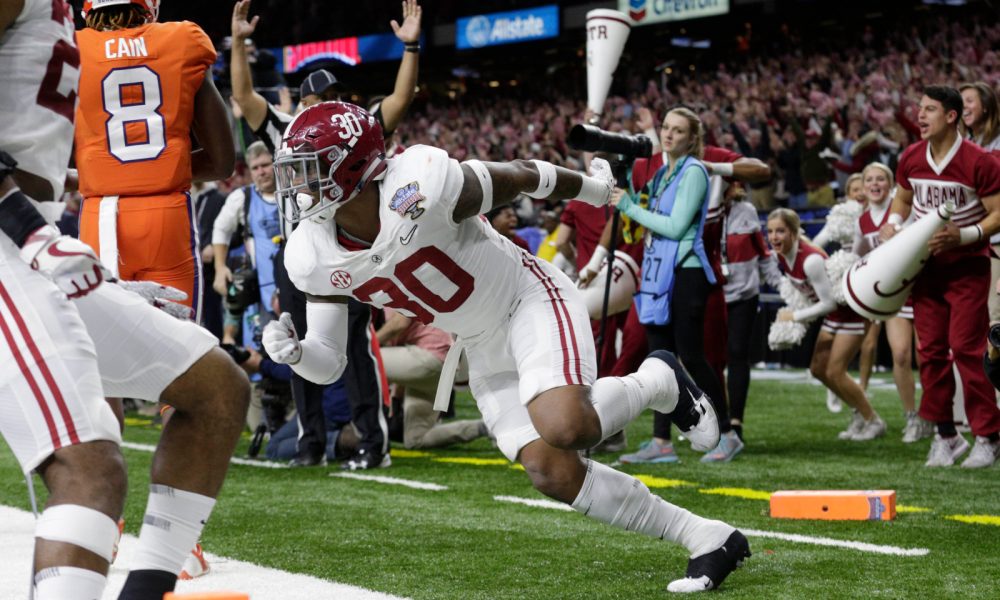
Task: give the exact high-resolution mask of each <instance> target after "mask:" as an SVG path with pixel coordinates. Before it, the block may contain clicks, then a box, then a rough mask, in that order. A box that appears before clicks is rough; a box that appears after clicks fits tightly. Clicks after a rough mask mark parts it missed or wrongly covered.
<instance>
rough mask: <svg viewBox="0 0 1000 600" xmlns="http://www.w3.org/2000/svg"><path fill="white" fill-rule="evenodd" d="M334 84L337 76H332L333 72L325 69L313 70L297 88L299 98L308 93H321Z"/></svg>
mask: <svg viewBox="0 0 1000 600" xmlns="http://www.w3.org/2000/svg"><path fill="white" fill-rule="evenodd" d="M335 85H337V78H336V77H334V76H333V73H331V72H329V71H327V70H326V69H320V70H318V71H313V72H312V73H310V74H309V77H306V80H305V81H303V82H302V86H301V87H300V88H299V98H305V97H306V96H308V95H310V94H316V95H317V96H319V95H322V93H323V92H325V91H326V90H328V89H329V88H331V87H333V86H335Z"/></svg>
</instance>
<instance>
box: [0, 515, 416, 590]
mask: <svg viewBox="0 0 1000 600" xmlns="http://www.w3.org/2000/svg"><path fill="white" fill-rule="evenodd" d="M0 523H3V553H4V558H3V560H2V561H0V582H3V584H2V585H0V600H24V599H25V598H27V597H28V585H29V582H30V577H31V575H30V574H31V559H32V553H33V552H34V533H33V532H34V529H35V519H34V518H33V517H32V515H31V513H29V512H27V511H23V510H20V509H16V508H12V507H9V506H0ZM138 541H139V540H138V539H137V538H136V537H135V536H132V535H127V534H126V535H125V536H123V537H122V541H121V544H120V545H119V551H118V559H117V560H116V561H115V564H114V565H112V566H111V572H110V573H109V574H108V586H107V589H106V590H105V591H104V596H102V600H115V599H116V598H117V597H118V593H119V592H120V591H121V588H122V585H124V584H125V576H126V575H127V574H128V564H129V562H131V559H132V557H133V556H134V555H135V551H136V545H137V544H138ZM205 557H206V558H207V559H208V563H209V566H210V567H211V570H210V571H209V572H208V573H207V574H205V575H203V576H202V577H199V578H197V579H192V580H190V581H178V582H177V590H176V591H177V592H179V593H184V594H188V593H195V592H213V591H214V592H220V591H230V592H243V593H245V594H249V595H250V597H251V598H253V599H254V600H258V599H259V600H266V599H270V598H281V600H315V599H316V598H322V599H323V600H405V599H404V598H401V597H399V596H391V595H389V594H383V593H381V592H374V591H371V590H366V589H364V588H360V587H356V586H353V585H347V584H343V583H336V582H333V581H326V580H323V579H319V578H318V577H313V576H311V575H302V574H299V573H288V572H285V571H279V570H278V569H272V568H270V567H261V566H258V565H255V564H252V563H248V562H243V561H240V560H235V559H231V558H226V557H224V556H216V555H214V554H209V553H208V552H206V553H205Z"/></svg>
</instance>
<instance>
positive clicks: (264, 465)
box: [122, 442, 288, 469]
mask: <svg viewBox="0 0 1000 600" xmlns="http://www.w3.org/2000/svg"><path fill="white" fill-rule="evenodd" d="M122 448H128V449H129V450H138V451H139V452H155V451H156V446H153V445H150V444H136V443H135V442H122ZM229 462H231V463H233V464H234V465H245V466H247V467H259V468H261V469H287V468H288V465H287V464H285V463H280V462H273V461H269V460H251V459H248V458H237V457H235V456H234V457H232V458H230V459H229Z"/></svg>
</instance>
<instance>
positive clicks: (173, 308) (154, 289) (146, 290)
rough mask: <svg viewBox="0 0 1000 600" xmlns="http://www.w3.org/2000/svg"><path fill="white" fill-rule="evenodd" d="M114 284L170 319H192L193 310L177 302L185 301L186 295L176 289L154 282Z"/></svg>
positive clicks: (121, 282)
mask: <svg viewBox="0 0 1000 600" xmlns="http://www.w3.org/2000/svg"><path fill="white" fill-rule="evenodd" d="M115 283H117V284H118V286H119V287H121V288H122V289H125V290H128V291H130V292H133V293H136V294H139V295H140V296H142V299H143V300H145V301H146V302H149V303H150V304H152V305H153V306H155V307H156V308H158V309H160V310H162V311H163V312H165V313H167V314H168V315H170V316H171V317H174V318H176V319H180V320H181V321H191V320H193V319H194V309H193V308H191V307H190V306H185V305H183V304H181V303H180V302H179V301H180V300H187V297H188V295H187V294H186V293H184V292H182V291H181V290H179V289H177V288H174V287H170V286H169V285H161V284H159V283H156V282H155V281H115Z"/></svg>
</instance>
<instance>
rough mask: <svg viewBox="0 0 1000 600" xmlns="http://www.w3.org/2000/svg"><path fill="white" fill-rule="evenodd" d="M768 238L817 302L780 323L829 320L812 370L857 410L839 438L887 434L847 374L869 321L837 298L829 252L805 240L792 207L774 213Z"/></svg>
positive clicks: (785, 313)
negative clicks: (828, 265)
mask: <svg viewBox="0 0 1000 600" xmlns="http://www.w3.org/2000/svg"><path fill="white" fill-rule="evenodd" d="M767 239H768V242H770V244H771V247H772V248H773V249H774V251H775V252H776V253H777V254H778V264H779V265H780V266H781V270H782V272H783V273H784V274H785V275H786V276H787V277H788V279H789V280H790V281H791V283H792V285H793V286H795V288H796V289H798V290H799V292H801V293H802V294H804V295H805V296H806V297H807V298H809V299H810V300H812V302H813V304H812V305H811V306H809V307H807V308H803V309H800V310H796V311H792V310H789V309H787V308H785V309H782V310H780V311H778V320H779V321H809V320H811V319H814V318H816V317H825V318H824V319H823V328H822V330H821V331H820V333H819V336H818V337H817V338H816V347H815V348H814V349H813V356H812V362H811V363H810V365H809V371H810V372H811V373H812V374H813V376H814V377H816V378H817V379H819V380H820V381H822V382H823V385H825V386H826V387H827V388H828V389H829V390H831V391H832V392H833V393H835V394H836V395H837V396H839V397H840V398H842V399H843V400H844V401H845V402H847V404H848V405H849V406H850V407H851V408H853V409H854V416H853V417H852V419H851V422H850V425H848V427H847V429H845V430H844V431H842V432H840V434H839V436H838V437H840V439H845V440H853V441H858V442H862V441H868V440H872V439H875V438H877V437H880V436H882V435H884V434H885V421H883V420H882V418H881V417H879V416H878V414H877V413H876V412H875V410H874V409H873V408H872V405H871V403H869V402H868V398H867V397H866V396H865V393H864V391H863V390H862V389H861V386H859V385H858V383H857V382H856V381H854V379H853V378H851V377H850V375H848V374H847V366H848V365H849V364H850V362H851V361H852V360H853V359H854V356H855V355H856V354H857V353H858V350H859V349H860V348H861V342H862V340H864V335H865V330H866V328H867V322H866V321H865V320H864V319H863V318H861V317H860V316H858V315H857V314H855V313H854V312H853V311H851V310H850V309H849V308H847V307H846V306H839V305H838V304H837V301H836V300H835V299H834V296H833V288H832V285H831V283H830V280H829V278H828V277H827V275H826V268H825V266H824V262H825V261H826V258H827V255H826V252H824V251H823V250H822V249H820V248H817V247H815V246H813V245H812V244H810V243H809V242H808V241H806V240H804V239H802V238H801V235H800V226H799V216H798V214H796V213H795V211H792V210H789V209H787V208H779V209H776V210H774V211H772V212H771V214H770V215H768V218H767Z"/></svg>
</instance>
